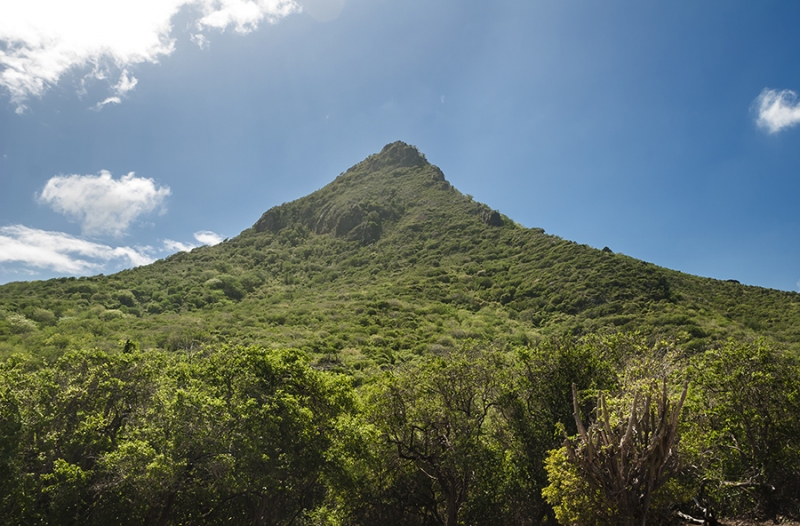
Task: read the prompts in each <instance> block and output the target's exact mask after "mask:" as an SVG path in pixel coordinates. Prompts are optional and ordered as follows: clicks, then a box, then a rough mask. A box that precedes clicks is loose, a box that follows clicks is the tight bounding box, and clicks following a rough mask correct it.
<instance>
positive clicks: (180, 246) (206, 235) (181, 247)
mask: <svg viewBox="0 0 800 526" xmlns="http://www.w3.org/2000/svg"><path fill="white" fill-rule="evenodd" d="M194 238H195V240H197V242H198V243H200V244H201V245H217V244H219V243H222V236H220V235H219V234H217V233H215V232H212V231H210V230H200V231H199V232H195V233H194ZM193 248H197V245H195V244H193V243H182V242H180V241H173V240H172V239H165V240H164V250H165V251H167V252H189V251H190V250H192V249H193Z"/></svg>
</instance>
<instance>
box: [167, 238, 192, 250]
mask: <svg viewBox="0 0 800 526" xmlns="http://www.w3.org/2000/svg"><path fill="white" fill-rule="evenodd" d="M193 248H197V246H196V245H193V244H191V243H181V242H180V241H174V240H172V239H165V240H164V251H165V252H189V251H190V250H192V249H193Z"/></svg>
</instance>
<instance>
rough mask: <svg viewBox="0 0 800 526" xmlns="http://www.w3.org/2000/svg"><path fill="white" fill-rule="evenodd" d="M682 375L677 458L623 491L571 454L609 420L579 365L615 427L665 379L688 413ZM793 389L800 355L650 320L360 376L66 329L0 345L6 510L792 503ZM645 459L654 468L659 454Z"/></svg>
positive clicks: (591, 509) (262, 513)
mask: <svg viewBox="0 0 800 526" xmlns="http://www.w3.org/2000/svg"><path fill="white" fill-rule="evenodd" d="M687 381H688V394H686V399H685V404H684V407H683V410H682V413H681V414H682V418H681V420H680V424H679V426H678V429H677V434H676V438H677V436H679V437H680V438H679V439H677V440H675V441H674V442H673V443H672V445H671V446H670V447H671V449H670V455H672V460H671V461H670V462H671V464H670V466H671V467H670V469H672V471H662V475H664V476H663V480H661V481H660V483H659V484H657V485H653V486H652V487H651V488H650V489H646V488H645V487H644V486H645V485H644V484H640V483H639V482H640V481H641V480H640V479H631V480H630V481H629V482H630V484H629V485H627V486H625V485H623V487H622V488H621V490H622V491H623V493H625V494H626V498H627V500H626V502H627V504H625V505H622V503H621V501H620V493H619V492H617V493H614V492H609V491H607V488H606V487H605V486H604V485H602V484H599V483H598V481H597V479H596V478H593V476H592V475H591V472H590V471H591V470H589V469H586V463H585V458H584V461H583V462H582V461H576V451H577V456H581V455H583V453H585V452H586V449H585V448H586V444H585V443H584V444H583V445H580V441H581V439H580V437H581V435H585V434H587V433H588V434H589V435H591V434H592V433H593V432H594V433H598V432H602V431H598V430H599V429H600V428H594V429H595V431H592V428H590V429H589V431H587V430H586V429H580V428H576V421H577V420H576V418H575V417H574V415H573V411H574V410H573V400H572V397H571V396H570V395H569V392H570V389H571V386H572V384H576V385H580V386H581V389H579V390H578V391H577V394H576V398H575V404H576V406H577V408H578V411H579V413H580V416H579V419H583V421H584V422H585V421H587V420H590V419H591V420H594V419H598V421H599V422H600V423H601V424H602V426H601V427H605V428H606V429H607V430H608V431H609V434H612V433H615V434H616V435H617V436H622V435H623V434H625V433H626V428H627V427H628V426H629V421H630V408H631V407H639V415H638V417H636V418H638V421H639V422H640V423H641V422H642V421H643V420H647V419H648V418H652V419H653V422H654V428H655V427H656V426H657V425H658V421H657V420H658V417H659V416H662V415H661V413H660V411H661V409H659V410H658V411H657V410H655V407H656V405H659V404H661V402H658V404H656V403H654V404H653V408H654V409H653V410H652V411H651V410H648V409H646V408H644V407H645V406H644V405H643V403H642V400H643V397H645V396H648V394H655V395H656V396H654V397H653V400H654V401H657V400H659V396H660V394H659V393H662V394H663V395H664V396H665V398H664V401H665V403H666V405H667V406H668V405H669V404H672V405H671V407H672V410H673V413H672V414H674V409H675V407H676V401H677V400H678V399H679V398H680V395H681V392H682V391H683V390H684V388H685V386H686V385H687ZM654 391H655V392H654ZM599 393H602V395H603V396H602V399H603V400H604V402H603V403H602V405H601V406H600V407H599V408H598V407H595V403H594V400H596V399H597V395H598V394H599ZM684 393H685V391H684ZM798 395H800V364H798V363H797V360H796V359H794V358H792V357H790V356H789V355H788V354H787V353H785V352H781V351H779V350H777V349H775V348H773V347H771V346H769V345H767V344H765V343H764V342H751V343H746V344H743V343H736V342H729V343H727V344H725V345H723V346H722V347H720V348H718V349H715V350H710V351H707V352H704V353H701V354H697V355H693V356H687V355H686V354H685V353H682V352H681V351H680V350H679V349H677V348H675V347H674V346H672V345H671V344H669V343H667V342H655V343H652V342H650V343H648V342H646V341H645V340H644V339H642V338H641V337H640V336H637V335H614V336H610V337H602V338H600V337H595V336H588V337H584V338H581V339H577V340H576V339H564V340H553V341H548V342H546V343H543V344H541V345H539V346H536V347H525V348H506V349H491V348H484V347H482V346H480V345H477V344H471V345H466V346H465V347H463V348H462V349H460V350H457V351H453V352H451V353H448V354H446V355H442V356H428V357H426V358H424V359H421V360H418V361H416V362H413V363H411V364H406V365H403V366H398V367H396V368H394V369H392V370H391V371H388V372H385V373H384V374H381V375H377V376H376V377H374V378H372V379H371V380H370V381H369V382H368V383H366V384H364V385H362V386H361V387H360V388H359V389H354V387H353V385H352V378H350V377H347V376H345V375H341V374H337V373H332V372H328V371H320V370H317V369H314V368H312V367H310V365H309V362H308V360H307V358H306V357H305V356H304V354H303V353H302V352H299V351H293V350H270V349H264V348H259V347H231V348H226V347H221V348H216V349H206V350H204V351H201V352H195V353H188V352H182V351H176V352H165V351H140V350H136V349H133V348H132V346H130V345H129V346H128V350H127V351H126V352H120V353H114V354H108V353H105V352H103V351H70V352H67V353H65V354H64V355H63V356H62V357H61V358H59V359H58V360H56V361H55V362H53V363H45V362H43V361H41V360H35V359H31V358H23V357H21V356H19V357H16V358H13V359H9V360H6V362H5V363H4V364H3V365H2V367H0V473H2V477H0V484H2V489H1V490H0V495H2V497H0V516H3V517H4V518H5V520H6V522H7V523H18V524H143V523H144V524H217V523H225V524H229V523H239V524H242V523H252V524H275V525H277V524H331V525H333V524H353V525H355V524H362V525H372V524H374V525H378V524H388V525H391V524H398V525H400V524H403V525H409V524H410V525H414V524H418V525H434V524H444V525H448V526H452V525H456V524H520V525H524V524H556V522H558V523H561V524H587V525H588V524H625V523H630V524H644V520H643V519H647V520H648V521H649V522H650V523H651V524H652V523H656V524H658V523H666V522H669V521H670V520H672V518H673V517H674V516H675V510H676V509H677V508H676V506H677V507H680V506H684V507H683V508H682V509H684V510H685V511H686V512H687V513H691V511H692V510H691V498H692V497H697V496H700V495H701V494H702V498H704V499H705V502H709V503H713V504H714V506H715V508H716V510H717V511H718V512H719V513H721V514H727V515H749V516H757V517H769V518H776V517H782V516H797V510H798V504H799V503H800V489H799V488H800V486H798V484H797V482H798V466H799V465H800V441H799V440H798V436H800V424H798V420H797V418H796V415H797V414H798V411H800V407H798V406H799V405H800V398H798ZM634 398H635V399H636V400H638V402H635V403H634V404H633V406H632V405H631V400H633V399H634ZM637 404H638V405H637ZM659 407H662V406H661V405H659ZM643 408H644V409H643ZM667 412H668V413H669V409H668V410H667ZM675 421H676V422H677V419H676V420H675ZM559 429H560V430H562V431H561V432H559V431H558V430H559ZM562 432H563V433H565V434H566V435H569V436H570V437H572V438H569V439H568V440H567V441H566V442H564V436H563V434H562ZM628 432H630V431H628ZM642 432H644V433H645V434H646V432H647V429H641V430H637V429H634V430H633V433H634V434H635V433H639V434H640V437H639V440H640V441H639V442H637V439H634V440H633V448H632V449H631V450H630V451H629V454H630V455H633V456H634V457H636V458H645V457H646V456H647V454H646V451H645V450H646V449H647V440H648V437H647V436H644V435H642ZM656 434H657V433H654V434H653V436H655V435H656ZM641 440H643V441H641ZM649 440H650V441H651V443H652V442H653V440H655V439H654V438H652V437H651V438H650V439H649ZM611 446H612V447H613V446H615V443H613V442H612V444H611ZM642 446H644V447H642ZM581 451H583V453H581ZM608 451H609V449H608V447H605V448H602V447H601V448H599V449H597V450H596V452H595V454H596V455H598V454H599V455H604V454H607V453H608ZM637 455H638V456H637ZM584 457H585V455H584ZM646 462H649V461H647V460H645V464H643V465H642V466H640V467H643V468H644V471H643V472H646V471H647V469H648V468H649V467H655V468H660V467H661V465H660V464H658V463H651V464H646ZM672 475H674V476H672ZM637 481H638V482H637ZM645 501H648V502H647V503H645Z"/></svg>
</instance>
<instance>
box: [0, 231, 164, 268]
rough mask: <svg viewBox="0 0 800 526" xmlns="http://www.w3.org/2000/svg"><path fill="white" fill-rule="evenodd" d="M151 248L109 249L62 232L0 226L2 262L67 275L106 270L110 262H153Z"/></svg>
mask: <svg viewBox="0 0 800 526" xmlns="http://www.w3.org/2000/svg"><path fill="white" fill-rule="evenodd" d="M148 250H149V249H148V247H136V248H133V247H127V246H126V247H110V246H108V245H102V244H99V243H93V242H91V241H86V240H85V239H80V238H77V237H74V236H71V235H69V234H65V233H63V232H50V231H46V230H37V229H34V228H28V227H26V226H23V225H11V226H5V227H0V263H17V264H22V265H26V266H32V267H36V268H39V269H50V270H54V271H56V272H64V273H68V274H87V273H91V272H100V271H103V270H105V266H106V265H107V264H109V263H110V262H113V261H117V262H119V263H120V264H122V265H125V266H129V265H132V266H139V265H147V264H149V263H152V262H153V258H152V257H150V255H149V254H148Z"/></svg>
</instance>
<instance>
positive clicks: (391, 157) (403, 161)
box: [364, 141, 441, 172]
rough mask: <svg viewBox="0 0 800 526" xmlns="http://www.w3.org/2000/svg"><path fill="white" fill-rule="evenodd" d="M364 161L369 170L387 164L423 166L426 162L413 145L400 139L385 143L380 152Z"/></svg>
mask: <svg viewBox="0 0 800 526" xmlns="http://www.w3.org/2000/svg"><path fill="white" fill-rule="evenodd" d="M364 162H365V163H367V164H368V166H369V168H370V169H371V170H380V169H381V168H386V167H387V166H394V167H397V168H413V167H415V166H425V165H426V164H428V161H427V159H425V156H424V155H423V154H422V153H420V151H419V150H417V148H416V147H415V146H411V145H409V144H406V143H404V142H402V141H397V142H393V143H391V144H387V145H386V146H384V147H383V149H382V150H381V153H379V154H376V155H370V156H369V157H367V159H366V160H365V161H364ZM440 172H441V170H440Z"/></svg>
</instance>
